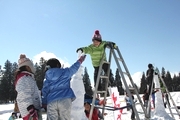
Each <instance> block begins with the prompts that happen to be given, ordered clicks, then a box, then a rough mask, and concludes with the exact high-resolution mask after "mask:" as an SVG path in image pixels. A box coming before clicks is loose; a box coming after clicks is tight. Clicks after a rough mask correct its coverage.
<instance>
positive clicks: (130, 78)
mask: <svg viewBox="0 0 180 120" xmlns="http://www.w3.org/2000/svg"><path fill="white" fill-rule="evenodd" d="M116 50H117V53H118V55H119V56H120V60H121V62H122V64H123V66H124V69H125V71H126V75H127V76H128V77H129V80H130V82H131V84H132V86H133V87H134V88H136V86H135V84H134V82H133V80H132V77H131V76H130V74H129V73H130V72H129V70H128V68H127V66H126V64H125V62H124V59H123V57H122V55H121V53H120V50H119V49H118V46H117V48H116ZM127 73H128V74H127ZM134 90H135V94H136V95H137V98H138V100H139V103H140V105H141V108H142V109H143V112H144V113H145V115H146V114H147V113H146V110H145V108H144V105H143V102H142V100H141V97H140V96H139V93H138V91H137V89H134Z"/></svg>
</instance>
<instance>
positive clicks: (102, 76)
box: [100, 75, 109, 79]
mask: <svg viewBox="0 0 180 120" xmlns="http://www.w3.org/2000/svg"><path fill="white" fill-rule="evenodd" d="M100 78H106V79H108V78H109V77H108V76H104V75H101V76H100Z"/></svg>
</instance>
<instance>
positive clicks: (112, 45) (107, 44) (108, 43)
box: [106, 41, 116, 49]
mask: <svg viewBox="0 0 180 120" xmlns="http://www.w3.org/2000/svg"><path fill="white" fill-rule="evenodd" d="M106 46H108V47H110V48H111V49H112V48H116V44H115V43H114V42H110V41H108V42H106Z"/></svg>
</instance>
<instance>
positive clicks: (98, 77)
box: [89, 48, 112, 120]
mask: <svg viewBox="0 0 180 120" xmlns="http://www.w3.org/2000/svg"><path fill="white" fill-rule="evenodd" d="M105 50H106V48H105V49H104V52H103V55H102V58H101V61H100V66H99V70H98V76H97V78H96V86H95V90H94V93H93V100H92V105H91V109H90V114H89V120H91V119H92V114H93V110H94V105H95V100H96V94H97V93H104V100H106V97H107V87H108V83H109V73H110V63H111V56H112V55H111V52H110V54H109V61H108V62H107V61H104V56H105ZM104 63H106V64H108V70H107V78H106V77H101V71H102V67H103V64H104ZM100 78H104V79H107V80H106V81H105V82H106V85H105V91H98V86H99V82H100ZM104 106H105V105H104V104H103V109H102V114H104ZM103 119H104V116H103Z"/></svg>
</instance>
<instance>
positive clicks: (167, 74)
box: [165, 71, 173, 92]
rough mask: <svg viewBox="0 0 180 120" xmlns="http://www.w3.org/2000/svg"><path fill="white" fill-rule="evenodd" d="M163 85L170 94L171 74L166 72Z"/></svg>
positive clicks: (171, 89)
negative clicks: (164, 84)
mask: <svg viewBox="0 0 180 120" xmlns="http://www.w3.org/2000/svg"><path fill="white" fill-rule="evenodd" d="M165 83H166V86H167V88H168V90H169V92H172V91H173V86H172V78H171V74H170V72H169V71H167V73H166V77H165Z"/></svg>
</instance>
